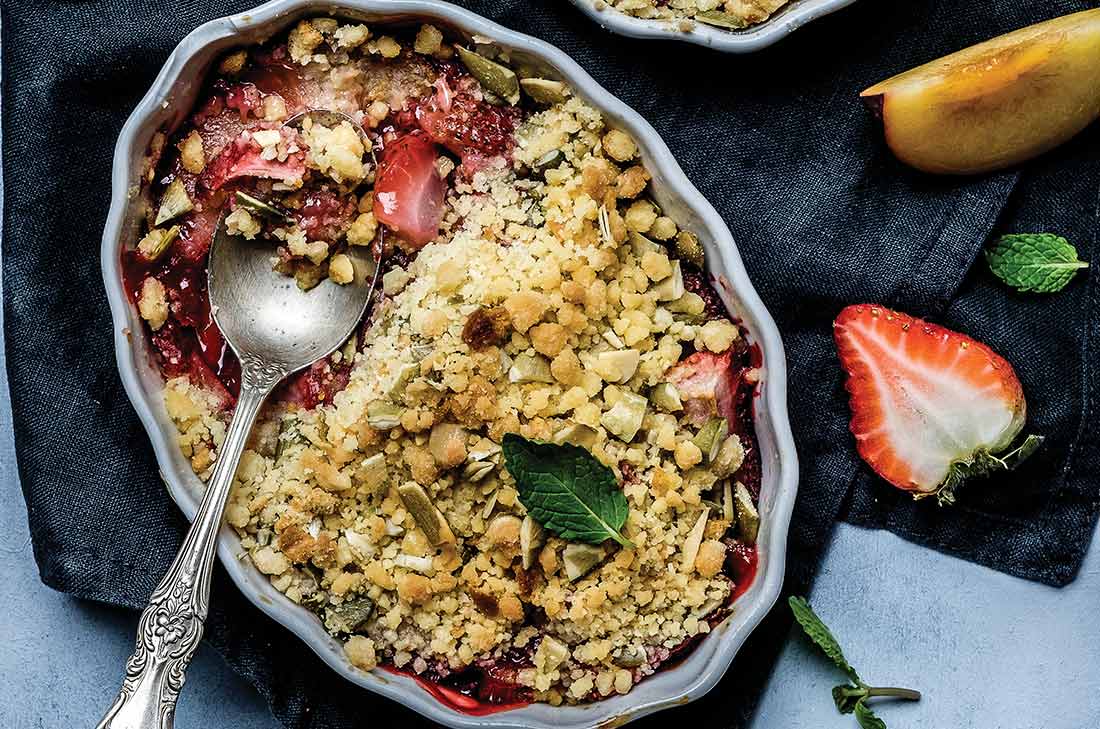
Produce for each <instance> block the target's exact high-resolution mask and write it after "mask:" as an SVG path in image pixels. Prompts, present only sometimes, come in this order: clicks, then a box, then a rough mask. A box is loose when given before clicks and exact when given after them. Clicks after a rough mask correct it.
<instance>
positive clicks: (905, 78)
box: [861, 10, 1100, 174]
mask: <svg viewBox="0 0 1100 729" xmlns="http://www.w3.org/2000/svg"><path fill="white" fill-rule="evenodd" d="M1097 78H1100V10H1086V11H1083V12H1079V13H1074V14H1072V15H1066V16H1064V17H1061V18H1055V19H1054V20H1049V21H1047V22H1044V23H1039V24H1037V25H1032V26H1029V27H1027V28H1022V29H1020V30H1017V31H1014V32H1012V33H1009V34H1007V35H1003V36H1000V37H998V38H994V39H992V40H989V41H986V42H985V43H980V44H978V45H976V46H972V47H970V48H967V49H964V50H961V51H959V52H957V53H953V54H951V55H949V56H945V57H944V58H941V59H939V60H936V61H932V62H931V63H926V64H925V65H923V66H919V67H917V68H914V69H912V70H910V71H906V72H905V73H902V74H899V75H897V76H894V77H893V78H890V79H887V80H886V81H883V82H881V83H878V84H875V85H874V86H871V87H870V88H868V89H866V90H865V91H864V92H863V93H862V94H861V96H862V97H863V99H864V100H865V101H867V103H868V105H869V106H870V107H871V108H872V109H873V110H874V111H875V112H876V113H877V114H878V115H879V116H880V118H881V120H882V126H883V131H884V133H885V136H886V143H887V145H889V147H890V149H891V150H892V151H893V152H894V154H895V155H896V156H897V157H898V159H900V160H901V161H902V162H905V163H906V164H908V165H910V166H912V167H916V168H917V169H919V170H924V171H925V172H932V173H939V174H975V173H981V172H989V171H993V170H998V169H1003V168H1005V167H1009V166H1011V165H1014V164H1017V163H1019V162H1022V161H1024V160H1027V159H1031V158H1032V157H1035V156H1037V155H1039V154H1042V153H1043V152H1046V151H1047V150H1049V149H1052V148H1054V147H1056V146H1058V145H1059V144H1061V143H1063V142H1065V141H1066V140H1068V139H1069V138H1070V137H1072V136H1074V135H1075V134H1077V133H1078V132H1079V131H1081V130H1082V129H1084V128H1085V127H1086V126H1087V125H1089V124H1090V123H1092V122H1093V121H1094V120H1095V119H1096V118H1097V117H1098V116H1100V83H1097Z"/></svg>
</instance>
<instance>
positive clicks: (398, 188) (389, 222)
mask: <svg viewBox="0 0 1100 729" xmlns="http://www.w3.org/2000/svg"><path fill="white" fill-rule="evenodd" d="M435 160H436V147H435V145H434V144H432V142H431V141H430V140H429V139H428V137H427V136H426V135H425V134H424V133H423V132H411V133H409V134H405V135H403V136H399V137H397V138H396V139H394V140H393V141H391V142H389V143H387V144H386V147H385V149H384V151H383V152H382V159H381V160H379V162H378V174H377V176H376V178H375V182H374V215H375V217H376V218H378V220H379V221H381V222H382V223H384V224H385V225H386V226H387V227H389V228H390V229H391V230H393V231H394V232H395V233H397V235H398V236H400V237H401V239H402V240H404V241H405V242H406V243H408V244H409V245H410V246H412V247H413V248H414V249H420V248H422V247H423V246H424V245H425V244H427V243H428V241H430V240H432V239H433V238H435V236H436V234H437V233H438V232H439V221H440V220H442V219H443V196H444V193H445V192H446V189H445V186H444V184H443V180H442V178H440V176H439V171H438V170H437V169H436V166H435Z"/></svg>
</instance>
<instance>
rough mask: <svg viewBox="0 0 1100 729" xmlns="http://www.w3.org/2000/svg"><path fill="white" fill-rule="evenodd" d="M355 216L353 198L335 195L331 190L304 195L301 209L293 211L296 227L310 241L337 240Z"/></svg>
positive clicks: (315, 191)
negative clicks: (303, 232)
mask: <svg viewBox="0 0 1100 729" xmlns="http://www.w3.org/2000/svg"><path fill="white" fill-rule="evenodd" d="M354 214H355V198H354V197H353V196H350V195H343V196H340V195H337V194H336V193H334V192H332V191H331V190H314V191H311V192H308V193H306V194H305V196H304V198H303V201H302V207H301V208H299V209H298V210H296V211H294V216H295V217H296V218H297V219H298V227H299V228H301V229H302V230H303V231H305V234H306V237H307V238H309V239H310V240H328V241H333V240H338V239H339V238H340V235H341V234H342V233H343V232H344V231H346V230H347V228H348V226H349V225H351V220H352V217H353V216H354Z"/></svg>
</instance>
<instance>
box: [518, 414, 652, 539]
mask: <svg viewBox="0 0 1100 729" xmlns="http://www.w3.org/2000/svg"><path fill="white" fill-rule="evenodd" d="M502 446H503V450H504V465H505V467H506V468H507V469H508V472H509V473H510V474H512V478H514V479H515V480H516V487H517V488H518V490H519V500H520V503H522V504H523V505H524V506H525V507H526V508H527V513H529V514H530V515H531V518H532V519H534V520H535V521H537V522H539V523H540V524H542V526H544V527H546V528H547V529H549V530H550V531H552V532H554V533H555V534H557V535H558V536H559V537H562V538H563V539H568V540H571V541H576V542H587V543H589V544H602V543H603V542H606V541H607V540H608V539H614V540H615V541H616V542H618V543H619V544H621V545H623V546H624V547H628V548H632V547H633V546H634V545H633V544H631V543H630V540H628V539H627V538H626V537H624V536H623V535H622V534H621V533H620V531H619V530H620V529H622V526H623V524H624V523H625V522H626V515H627V511H628V509H629V507H628V505H627V503H626V495H625V494H623V492H622V489H620V488H619V484H618V482H617V481H616V480H615V472H614V471H612V470H611V469H610V468H608V467H607V466H605V465H603V464H602V463H600V462H599V461H598V460H597V459H596V457H595V456H593V455H592V454H591V453H589V452H588V451H586V450H585V449H583V448H579V447H577V446H575V445H570V444H568V443H566V444H562V445H557V444H554V443H543V442H540V441H535V440H527V439H526V438H524V437H522V436H519V435H516V434H514V433H508V434H507V435H505V436H504V442H503V444H502Z"/></svg>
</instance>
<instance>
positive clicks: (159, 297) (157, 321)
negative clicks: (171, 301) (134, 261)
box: [137, 276, 168, 331]
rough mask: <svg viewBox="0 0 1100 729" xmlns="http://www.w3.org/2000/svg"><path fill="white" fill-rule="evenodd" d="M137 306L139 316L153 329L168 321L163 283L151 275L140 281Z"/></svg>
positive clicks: (166, 299) (166, 300)
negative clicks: (139, 295)
mask: <svg viewBox="0 0 1100 729" xmlns="http://www.w3.org/2000/svg"><path fill="white" fill-rule="evenodd" d="M137 306H138V312H139V313H140V314H141V318H142V319H144V320H145V321H147V322H149V327H150V328H152V329H153V331H156V330H158V329H160V328H161V327H162V326H164V322H166V321H168V297H167V295H166V294H165V291H164V285H163V284H162V283H161V282H160V281H158V280H157V279H155V278H153V277H152V276H149V277H148V278H146V279H145V281H143V282H142V284H141V297H140V298H138V303H137Z"/></svg>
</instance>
